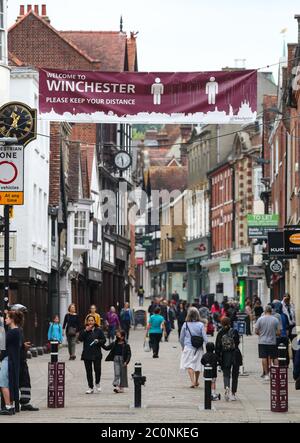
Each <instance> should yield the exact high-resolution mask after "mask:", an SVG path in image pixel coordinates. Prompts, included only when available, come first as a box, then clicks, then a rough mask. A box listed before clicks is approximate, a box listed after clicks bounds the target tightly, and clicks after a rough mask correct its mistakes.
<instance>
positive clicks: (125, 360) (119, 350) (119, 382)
mask: <svg viewBox="0 0 300 443" xmlns="http://www.w3.org/2000/svg"><path fill="white" fill-rule="evenodd" d="M103 348H104V349H106V350H107V351H110V353H109V354H108V356H107V357H106V359H105V361H113V362H114V374H115V377H114V381H113V386H114V392H115V393H116V394H119V393H123V392H124V388H128V374H127V366H128V364H129V362H130V359H131V349H130V346H129V344H128V343H127V342H126V332H125V331H117V333H116V341H115V342H113V343H111V344H110V345H108V346H103Z"/></svg>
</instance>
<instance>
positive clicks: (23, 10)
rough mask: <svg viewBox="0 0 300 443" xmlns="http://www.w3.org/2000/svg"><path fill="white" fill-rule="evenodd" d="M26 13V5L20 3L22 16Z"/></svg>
mask: <svg viewBox="0 0 300 443" xmlns="http://www.w3.org/2000/svg"><path fill="white" fill-rule="evenodd" d="M24 15H25V5H20V17H23V16H24Z"/></svg>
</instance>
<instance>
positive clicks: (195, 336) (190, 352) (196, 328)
mask: <svg viewBox="0 0 300 443" xmlns="http://www.w3.org/2000/svg"><path fill="white" fill-rule="evenodd" d="M207 341H208V340H207V336H206V332H205V326H204V324H203V323H202V321H201V318H200V314H199V311H198V309H197V308H195V307H192V308H189V310H188V313H187V317H186V321H185V323H184V325H183V326H182V329H181V333H180V343H181V347H182V355H181V363H180V369H181V370H184V371H186V370H187V371H188V374H189V376H190V379H191V383H192V384H191V386H190V387H191V388H196V387H198V386H199V378H200V374H201V370H202V364H201V359H202V357H203V346H204V344H206V343H207Z"/></svg>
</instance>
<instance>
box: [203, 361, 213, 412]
mask: <svg viewBox="0 0 300 443" xmlns="http://www.w3.org/2000/svg"><path fill="white" fill-rule="evenodd" d="M204 382H205V393H204V409H205V410H210V409H211V383H212V367H211V366H210V365H206V366H205V368H204Z"/></svg>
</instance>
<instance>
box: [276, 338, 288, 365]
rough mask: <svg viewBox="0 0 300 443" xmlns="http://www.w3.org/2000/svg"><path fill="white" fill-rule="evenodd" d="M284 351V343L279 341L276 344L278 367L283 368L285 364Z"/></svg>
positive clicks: (285, 349)
mask: <svg viewBox="0 0 300 443" xmlns="http://www.w3.org/2000/svg"><path fill="white" fill-rule="evenodd" d="M286 352H287V348H286V345H285V344H284V343H280V344H279V346H278V362H279V367H280V368H285V367H286V366H287V361H286Z"/></svg>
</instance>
